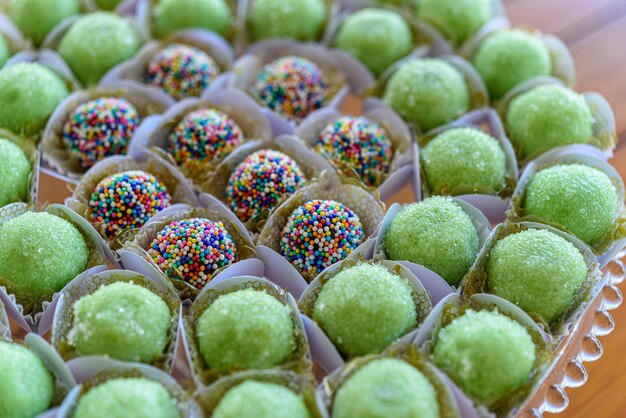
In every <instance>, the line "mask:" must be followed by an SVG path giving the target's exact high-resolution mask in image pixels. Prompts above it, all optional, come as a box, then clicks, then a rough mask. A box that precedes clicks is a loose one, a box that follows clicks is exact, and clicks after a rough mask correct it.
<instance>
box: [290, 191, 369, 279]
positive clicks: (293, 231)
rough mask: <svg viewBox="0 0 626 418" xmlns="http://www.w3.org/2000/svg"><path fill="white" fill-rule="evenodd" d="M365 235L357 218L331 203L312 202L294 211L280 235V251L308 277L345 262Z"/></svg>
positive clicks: (349, 211) (328, 201)
mask: <svg viewBox="0 0 626 418" xmlns="http://www.w3.org/2000/svg"><path fill="white" fill-rule="evenodd" d="M364 235H365V232H364V230H363V226H362V225H361V220H360V219H359V217H358V216H357V215H356V214H355V213H354V212H352V210H351V209H350V208H348V207H346V206H344V205H343V204H341V203H339V202H335V201H334V200H312V201H310V202H307V203H305V204H304V205H302V206H300V207H298V208H296V210H294V211H293V213H292V214H291V215H290V216H289V219H288V220H287V224H286V225H285V228H284V229H283V231H282V234H281V240H280V250H281V253H282V254H283V256H285V258H286V259H287V261H289V262H290V263H291V264H293V266H294V267H295V268H296V269H298V270H299V271H301V272H303V273H307V274H308V275H309V276H310V277H315V276H316V275H318V274H319V273H321V272H322V271H323V270H324V269H325V268H326V267H328V266H330V265H331V264H335V263H336V262H338V261H341V260H343V259H345V258H346V257H347V256H348V255H349V254H350V253H351V252H352V251H354V249H355V248H356V247H358V246H359V244H360V243H361V241H362V240H363V237H364Z"/></svg>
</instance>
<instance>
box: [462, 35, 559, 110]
mask: <svg viewBox="0 0 626 418" xmlns="http://www.w3.org/2000/svg"><path fill="white" fill-rule="evenodd" d="M473 62H474V66H475V67H476V70H478V72H479V73H480V75H481V76H482V78H483V80H485V84H486V85H487V89H488V90H489V93H490V94H491V96H492V97H493V98H496V99H499V98H500V97H502V96H504V94H505V93H506V92H507V91H509V90H511V89H512V88H513V87H515V86H517V85H518V84H520V83H521V82H523V81H526V80H530V79H531V78H533V77H539V76H548V75H550V73H551V72H552V61H551V58H550V52H549V51H548V48H546V46H545V45H544V44H543V42H542V41H541V38H539V36H537V35H535V34H532V33H529V32H527V31H524V30H520V29H511V30H501V31H498V32H495V33H493V34H491V35H489V36H487V38H485V40H484V41H482V42H481V44H480V46H479V48H478V51H476V54H475V55H474V59H473Z"/></svg>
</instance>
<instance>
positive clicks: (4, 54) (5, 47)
mask: <svg viewBox="0 0 626 418" xmlns="http://www.w3.org/2000/svg"><path fill="white" fill-rule="evenodd" d="M10 56H11V47H10V46H9V43H8V42H7V39H6V38H5V37H4V35H2V34H1V33H0V67H2V66H3V65H4V64H6V62H7V61H8V60H9V57H10Z"/></svg>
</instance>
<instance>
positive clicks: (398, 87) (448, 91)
mask: <svg viewBox="0 0 626 418" xmlns="http://www.w3.org/2000/svg"><path fill="white" fill-rule="evenodd" d="M384 99H385V101H386V102H387V103H389V104H390V105H391V107H393V108H394V110H395V111H396V112H398V113H399V114H400V115H401V116H402V117H403V118H404V119H405V120H407V121H408V122H412V123H415V124H417V125H418V126H419V127H420V128H421V129H422V130H423V131H427V130H429V129H432V128H435V127H437V126H439V125H443V124H444V123H446V122H450V121H451V120H452V119H454V118H456V117H457V116H460V115H461V114H463V113H465V112H467V111H468V110H469V106H470V95H469V89H468V87H467V84H466V83H465V79H464V78H463V75H462V74H461V73H460V72H459V70H457V69H456V68H455V67H453V66H452V65H450V64H448V63H447V62H445V61H443V60H440V59H437V58H427V59H414V60H411V61H409V62H407V63H405V64H402V66H401V67H400V68H398V70H397V71H396V72H395V73H393V75H392V76H391V78H390V79H389V82H388V83H387V87H386V89H385V94H384Z"/></svg>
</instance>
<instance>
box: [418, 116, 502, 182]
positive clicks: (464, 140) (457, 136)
mask: <svg viewBox="0 0 626 418" xmlns="http://www.w3.org/2000/svg"><path fill="white" fill-rule="evenodd" d="M420 151H421V152H420V157H421V162H422V169H423V170H424V173H425V176H426V180H427V182H428V188H429V189H430V191H431V193H433V194H450V192H451V191H452V190H453V189H455V188H456V187H459V186H461V187H462V188H463V193H466V192H469V191H477V192H489V193H498V192H499V191H500V190H502V189H503V188H504V186H505V183H506V178H505V177H506V157H505V155H504V151H503V150H502V147H500V144H499V143H498V141H497V140H496V139H495V138H493V137H492V136H491V135H489V134H487V133H485V132H483V131H481V130H480V129H476V128H467V127H466V128H453V129H448V130H446V131H444V132H442V133H440V134H439V135H437V136H436V137H435V138H433V139H432V140H431V141H430V142H428V143H427V144H426V146H424V147H423V148H422V149H421V150H420Z"/></svg>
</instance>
